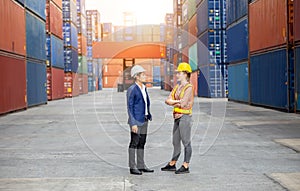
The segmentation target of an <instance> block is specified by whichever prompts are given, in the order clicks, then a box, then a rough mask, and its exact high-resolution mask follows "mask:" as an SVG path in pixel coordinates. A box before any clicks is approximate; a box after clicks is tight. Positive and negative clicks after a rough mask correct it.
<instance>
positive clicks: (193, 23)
mask: <svg viewBox="0 0 300 191" xmlns="http://www.w3.org/2000/svg"><path fill="white" fill-rule="evenodd" d="M195 42H197V15H194V16H193V17H192V18H191V20H190V21H189V45H190V46H191V45H193V44H194V43H195Z"/></svg>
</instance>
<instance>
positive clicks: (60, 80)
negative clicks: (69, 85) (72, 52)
mask: <svg viewBox="0 0 300 191" xmlns="http://www.w3.org/2000/svg"><path fill="white" fill-rule="evenodd" d="M64 76H65V73H64V70H63V69H58V68H52V67H48V68H47V97H48V100H55V99H62V98H64V97H65V94H64V79H65V77H64Z"/></svg>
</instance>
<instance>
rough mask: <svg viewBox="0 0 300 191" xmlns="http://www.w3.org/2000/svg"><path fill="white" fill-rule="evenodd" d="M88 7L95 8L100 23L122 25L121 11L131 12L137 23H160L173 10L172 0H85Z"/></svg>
mask: <svg viewBox="0 0 300 191" xmlns="http://www.w3.org/2000/svg"><path fill="white" fill-rule="evenodd" d="M88 9H97V10H98V11H99V12H100V15H101V22H102V23H105V22H112V23H113V25H123V23H124V22H123V12H133V13H134V14H135V15H136V18H137V24H138V25H142V24H160V23H164V18H165V15H166V13H172V12H173V0H86V10H88Z"/></svg>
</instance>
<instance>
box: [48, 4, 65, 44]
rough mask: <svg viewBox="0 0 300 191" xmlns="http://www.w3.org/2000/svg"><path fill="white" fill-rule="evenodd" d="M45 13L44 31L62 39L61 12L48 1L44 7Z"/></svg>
mask: <svg viewBox="0 0 300 191" xmlns="http://www.w3.org/2000/svg"><path fill="white" fill-rule="evenodd" d="M46 13H47V14H46V15H47V16H46V31H47V32H49V33H51V34H54V35H55V36H57V37H59V38H60V39H62V38H63V31H62V25H63V16H62V10H61V9H60V8H59V7H57V6H56V5H55V4H54V3H53V2H52V1H50V2H48V3H47V5H46Z"/></svg>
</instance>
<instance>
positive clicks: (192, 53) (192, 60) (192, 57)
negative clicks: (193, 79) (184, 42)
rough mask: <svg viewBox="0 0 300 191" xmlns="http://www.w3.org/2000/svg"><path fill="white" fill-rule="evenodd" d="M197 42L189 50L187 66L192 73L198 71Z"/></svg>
mask: <svg viewBox="0 0 300 191" xmlns="http://www.w3.org/2000/svg"><path fill="white" fill-rule="evenodd" d="M197 63H198V55H197V42H196V43H194V44H193V45H192V46H190V48H189V64H190V65H191V68H192V70H193V71H196V70H197V69H198V64H197Z"/></svg>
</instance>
